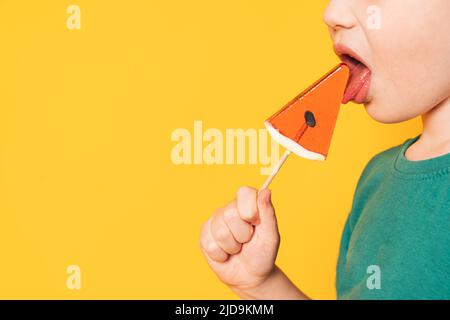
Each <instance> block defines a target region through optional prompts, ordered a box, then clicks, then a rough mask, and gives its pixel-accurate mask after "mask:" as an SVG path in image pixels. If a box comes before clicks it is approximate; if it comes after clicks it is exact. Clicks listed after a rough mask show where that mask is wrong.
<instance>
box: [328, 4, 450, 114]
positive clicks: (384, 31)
mask: <svg viewBox="0 0 450 320" xmlns="http://www.w3.org/2000/svg"><path fill="white" fill-rule="evenodd" d="M324 20H325V22H326V24H327V25H328V26H329V28H330V34H331V37H332V39H333V42H334V45H335V46H336V47H335V50H336V52H337V54H338V55H340V56H341V58H342V59H343V61H344V62H348V63H349V65H350V68H351V69H353V71H352V75H351V78H350V82H349V86H348V88H347V91H348V92H347V93H346V96H347V97H346V98H347V99H351V100H353V101H355V102H357V103H364V105H365V107H366V110H367V112H368V113H369V115H370V116H371V117H372V118H374V119H375V120H377V121H380V122H384V123H393V122H400V121H405V120H408V119H411V118H414V117H416V116H418V115H421V114H423V113H425V112H427V111H429V110H430V109H432V108H433V107H434V106H436V105H437V104H439V103H440V102H442V101H444V100H446V99H448V98H449V96H450V0H426V1H425V0H408V1H405V0H331V1H330V3H329V6H328V8H327V10H326V11H325V13H324ZM347 48H349V49H350V50H351V51H353V53H352V52H350V54H351V55H353V56H355V55H357V56H359V60H362V62H363V64H362V65H361V64H358V62H357V61H354V60H348V59H349V58H348V57H347V56H346V55H345V54H348V53H349V52H348V50H347ZM349 91H350V92H349ZM344 100H345V99H344Z"/></svg>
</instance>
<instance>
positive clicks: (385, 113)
mask: <svg viewBox="0 0 450 320" xmlns="http://www.w3.org/2000/svg"><path fill="white" fill-rule="evenodd" d="M364 107H365V109H366V112H367V113H368V114H369V116H370V117H371V118H372V119H373V120H375V121H377V122H380V123H385V124H390V123H398V122H402V121H405V119H403V118H402V117H401V116H400V115H398V114H395V113H392V111H393V110H392V108H389V107H387V106H383V105H380V104H377V103H376V102H374V101H369V102H366V103H364Z"/></svg>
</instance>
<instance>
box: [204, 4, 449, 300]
mask: <svg viewBox="0 0 450 320" xmlns="http://www.w3.org/2000/svg"><path fill="white" fill-rule="evenodd" d="M373 5H375V6H376V8H377V9H378V10H379V14H380V17H381V20H380V21H379V22H380V25H379V26H378V27H376V28H374V27H373V26H371V25H370V24H367V23H366V21H367V9H368V8H369V6H373ZM449 16H450V1H448V0H428V1H426V3H425V2H424V1H423V0H409V1H404V0H389V1H382V0H378V1H376V0H375V1H374V0H332V1H330V3H329V6H328V8H327V10H326V11H325V14H324V20H325V22H326V24H327V25H328V26H329V30H330V34H331V38H332V40H333V43H334V47H335V51H336V54H337V55H338V56H339V57H340V58H341V59H342V60H343V61H344V62H345V63H347V64H348V65H349V67H350V69H351V77H350V80H349V83H348V86H347V89H346V93H345V97H344V101H343V102H344V103H346V102H348V101H354V102H356V103H362V104H364V105H365V109H366V110H367V112H368V113H369V115H370V116H371V117H372V118H373V119H375V120H376V121H379V122H382V123H396V122H401V121H406V120H409V119H411V118H414V117H416V116H418V115H421V117H422V121H423V132H422V133H421V134H420V135H418V136H417V137H414V138H412V139H408V140H406V141H405V142H404V143H403V144H401V145H398V146H396V147H393V148H391V149H389V150H386V151H384V152H382V153H380V154H378V155H376V156H374V157H373V158H372V159H371V160H370V161H369V163H368V164H367V165H366V167H365V169H364V171H363V173H362V175H361V177H360V179H359V181H358V184H357V187H356V191H355V194H354V199H353V204H352V209H351V212H350V215H349V217H348V220H347V222H346V225H345V227H344V231H343V235H342V240H341V246H340V253H339V260H338V264H337V277H336V290H337V296H338V298H339V299H450V188H449V187H450V33H449V30H450V19H449ZM279 241H280V236H279V233H278V228H277V221H276V217H275V210H274V207H273V206H272V202H271V199H270V190H268V189H264V190H261V191H260V192H259V193H258V191H257V190H256V189H253V188H249V187H242V188H240V189H239V190H238V191H237V197H236V199H235V200H234V201H232V202H230V203H229V204H228V205H227V206H226V207H224V208H220V209H218V210H217V211H216V213H215V214H214V215H213V216H212V217H211V218H210V219H209V220H208V221H207V222H206V223H205V224H204V226H203V229H202V234H201V239H200V244H201V248H202V251H203V253H204V255H205V257H206V260H207V262H208V264H209V265H210V267H211V268H212V269H213V271H214V272H215V273H216V274H217V276H218V277H219V278H220V280H221V281H223V282H224V283H225V284H227V285H228V286H229V287H230V288H231V289H232V290H233V291H234V292H235V293H237V294H238V295H239V296H240V297H242V298H246V299H308V297H307V296H306V295H305V294H304V293H302V292H301V290H300V289H298V288H297V287H296V286H295V285H294V284H293V283H292V282H291V281H290V280H289V279H288V277H287V276H286V275H285V274H284V273H283V272H282V271H281V270H280V269H279V268H278V267H277V266H276V265H275V259H276V256H277V251H278V247H279ZM369 267H372V268H374V269H372V270H374V271H377V272H379V273H380V274H381V275H382V276H381V282H379V283H377V282H376V281H375V282H374V283H372V285H373V286H371V285H369V282H368V281H367V279H368V277H369V276H370V274H369V275H368V272H367V270H368V268H369Z"/></svg>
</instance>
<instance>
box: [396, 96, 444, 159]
mask: <svg viewBox="0 0 450 320" xmlns="http://www.w3.org/2000/svg"><path fill="white" fill-rule="evenodd" d="M422 124H423V131H422V134H421V136H420V138H419V139H418V140H417V141H416V142H415V143H414V144H412V145H411V146H410V147H409V148H408V150H407V151H406V153H405V156H406V158H407V159H408V160H411V161H418V160H426V159H430V158H435V157H439V156H442V155H445V154H448V153H450V98H447V99H445V100H444V101H442V102H441V103H439V104H438V105H436V106H435V107H434V108H433V109H431V110H430V111H428V112H426V113H424V114H423V115H422Z"/></svg>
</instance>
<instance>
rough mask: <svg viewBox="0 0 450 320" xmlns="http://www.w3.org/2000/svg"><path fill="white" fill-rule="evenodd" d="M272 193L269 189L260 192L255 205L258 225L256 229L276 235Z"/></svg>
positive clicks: (276, 227) (276, 228)
mask: <svg viewBox="0 0 450 320" xmlns="http://www.w3.org/2000/svg"><path fill="white" fill-rule="evenodd" d="M271 198H272V192H271V191H270V190H269V189H263V190H260V191H259V193H258V199H257V205H258V213H259V220H260V223H259V225H258V226H257V229H260V231H261V232H264V233H269V234H271V235H273V234H277V233H278V226H277V218H276V216H275V209H274V207H273V204H272V199H271Z"/></svg>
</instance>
